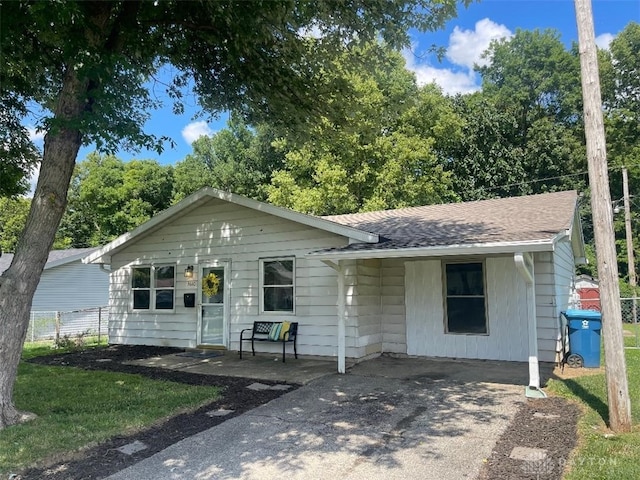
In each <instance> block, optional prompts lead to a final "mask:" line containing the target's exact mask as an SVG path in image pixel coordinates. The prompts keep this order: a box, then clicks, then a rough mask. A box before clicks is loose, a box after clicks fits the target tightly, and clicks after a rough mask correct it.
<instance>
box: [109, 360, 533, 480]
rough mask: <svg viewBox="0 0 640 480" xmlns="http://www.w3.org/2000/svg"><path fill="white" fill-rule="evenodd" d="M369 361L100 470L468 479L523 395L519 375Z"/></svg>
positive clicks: (127, 474)
mask: <svg viewBox="0 0 640 480" xmlns="http://www.w3.org/2000/svg"><path fill="white" fill-rule="evenodd" d="M377 360H378V359H377ZM375 362H376V360H372V361H371V362H365V363H363V364H361V365H362V366H361V367H360V366H359V365H356V366H355V367H354V368H352V369H351V371H350V373H348V374H347V375H338V374H330V375H326V376H323V377H321V378H316V379H315V380H312V381H311V382H309V383H308V384H306V385H304V386H303V387H301V388H299V389H297V390H295V391H292V392H289V393H287V394H285V395H283V396H281V397H279V398H278V399H276V400H274V401H272V402H270V403H269V404H266V405H263V406H262V407H259V408H256V409H254V410H252V411H250V412H248V413H245V414H243V415H240V416H237V417H235V418H232V419H230V420H228V421H226V422H223V423H222V424H220V425H218V426H216V427H214V428H212V429H210V430H207V431H204V432H202V433H200V434H197V435H195V436H193V437H190V438H187V439H185V440H183V441H181V442H179V443H177V444H175V445H172V446H171V447H169V448H167V449H166V450H163V451H161V452H159V453H158V454H156V455H154V456H152V457H149V458H147V459H145V460H143V461H141V462H140V463H138V464H136V465H134V466H132V467H130V468H128V469H126V470H123V471H121V472H119V473H117V474H115V475H113V476H111V477H109V478H110V479H112V480H116V479H135V480H142V479H150V480H151V479H153V480H159V479H163V480H164V479H189V480H191V479H196V480H209V479H216V480H217V479H256V480H258V479H259V480H268V479H278V480H282V479H283V478H284V479H286V480H293V479H305V480H308V479H332V480H338V479H340V480H341V479H349V480H356V479H363V480H375V479H380V480H382V479H384V480H388V479H399V480H400V479H401V480H409V479H421V480H428V479H434V480H435V479H438V480H440V479H449V480H454V479H465V480H468V479H473V478H476V476H477V475H478V472H479V471H480V468H481V467H482V464H483V459H485V458H487V457H488V456H489V455H490V453H491V450H492V449H493V446H494V445H495V442H496V440H497V439H498V437H499V436H500V434H501V433H502V432H503V431H504V430H505V429H506V427H507V425H508V423H509V421H510V420H511V418H512V417H513V415H514V414H515V411H516V409H517V406H518V404H519V403H520V402H522V401H523V400H524V395H523V387H522V384H521V383H520V384H519V385H517V384H514V383H509V382H506V383H489V382H483V381H478V380H481V379H482V377H479V376H475V378H465V377H466V375H465V374H462V375H454V374H452V375H446V374H442V373H435V374H434V373H432V372H433V371H434V370H433V369H426V370H425V369H417V370H415V369H413V370H412V369H411V368H410V366H411V365H412V363H410V362H411V359H405V363H397V362H395V359H388V358H387V359H379V360H378V363H375ZM407 362H408V363H407ZM407 365H409V367H407ZM413 365H415V363H414V364H413ZM464 365H465V364H464V363H460V364H455V363H454V364H453V366H452V367H451V368H453V370H454V373H455V370H456V369H457V370H458V371H459V373H460V372H462V373H463V372H464V371H465V370H464ZM292 367H293V364H292ZM435 371H436V372H439V371H440V370H439V369H436V370H435ZM478 371H482V367H481V366H480V367H479V369H478ZM461 378H463V379H461Z"/></svg>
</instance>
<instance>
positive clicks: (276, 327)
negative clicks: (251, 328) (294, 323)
mask: <svg viewBox="0 0 640 480" xmlns="http://www.w3.org/2000/svg"><path fill="white" fill-rule="evenodd" d="M281 329H282V324H281V323H274V324H273V325H272V326H271V330H269V340H272V341H274V342H277V341H278V340H280V330H281Z"/></svg>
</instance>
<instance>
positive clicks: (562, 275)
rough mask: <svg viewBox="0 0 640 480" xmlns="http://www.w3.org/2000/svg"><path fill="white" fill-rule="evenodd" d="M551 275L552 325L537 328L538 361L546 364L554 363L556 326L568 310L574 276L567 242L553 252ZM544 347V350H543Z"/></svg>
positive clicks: (560, 244)
mask: <svg viewBox="0 0 640 480" xmlns="http://www.w3.org/2000/svg"><path fill="white" fill-rule="evenodd" d="M553 273H554V283H555V291H554V293H555V299H554V306H555V310H554V312H553V314H554V315H553V319H554V324H553V326H551V325H548V326H547V327H546V328H544V329H540V327H538V342H539V346H538V350H539V351H540V359H541V360H542V361H546V362H554V361H556V349H557V346H558V345H557V339H558V334H559V330H558V326H559V316H560V312H562V311H564V310H566V309H567V308H569V302H570V300H571V293H572V290H573V281H574V274H575V258H574V256H573V248H572V247H571V242H570V241H569V240H566V241H563V242H559V243H558V244H557V245H556V249H555V251H554V252H553ZM543 347H544V348H543Z"/></svg>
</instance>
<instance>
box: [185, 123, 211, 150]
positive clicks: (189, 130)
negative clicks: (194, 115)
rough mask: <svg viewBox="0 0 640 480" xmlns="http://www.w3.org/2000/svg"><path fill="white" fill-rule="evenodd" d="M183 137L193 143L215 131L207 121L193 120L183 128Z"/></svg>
mask: <svg viewBox="0 0 640 480" xmlns="http://www.w3.org/2000/svg"><path fill="white" fill-rule="evenodd" d="M181 133H182V138H184V140H185V141H186V142H187V143H188V144H189V145H191V144H192V143H193V142H195V141H196V140H197V139H198V138H200V137H204V136H211V135H213V133H214V131H213V130H211V128H209V125H208V124H207V122H205V121H204V120H203V121H200V122H192V123H190V124H188V125H187V126H186V127H184V128H183V129H182V132H181Z"/></svg>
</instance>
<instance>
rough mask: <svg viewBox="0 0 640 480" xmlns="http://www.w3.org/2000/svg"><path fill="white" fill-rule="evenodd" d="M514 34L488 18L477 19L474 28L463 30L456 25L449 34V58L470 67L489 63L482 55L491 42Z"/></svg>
mask: <svg viewBox="0 0 640 480" xmlns="http://www.w3.org/2000/svg"><path fill="white" fill-rule="evenodd" d="M512 36H513V34H512V33H511V30H509V29H508V28H507V27H505V26H504V25H499V24H497V23H495V22H493V21H491V20H489V19H488V18H483V19H482V20H479V21H477V22H476V25H475V29H474V30H462V29H461V28H460V27H457V26H456V27H455V28H454V29H453V33H452V34H451V35H450V36H449V48H447V58H448V59H449V61H450V62H451V63H454V64H456V65H460V66H464V67H467V68H468V69H472V68H473V65H474V63H477V64H478V65H483V66H484V65H487V64H488V62H487V60H486V59H483V58H481V57H482V54H483V53H484V52H485V51H486V50H487V48H489V45H490V44H491V42H492V41H493V40H499V39H502V38H511V37H512Z"/></svg>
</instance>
